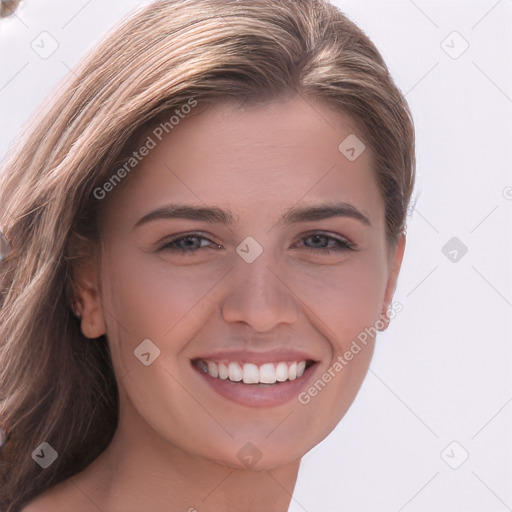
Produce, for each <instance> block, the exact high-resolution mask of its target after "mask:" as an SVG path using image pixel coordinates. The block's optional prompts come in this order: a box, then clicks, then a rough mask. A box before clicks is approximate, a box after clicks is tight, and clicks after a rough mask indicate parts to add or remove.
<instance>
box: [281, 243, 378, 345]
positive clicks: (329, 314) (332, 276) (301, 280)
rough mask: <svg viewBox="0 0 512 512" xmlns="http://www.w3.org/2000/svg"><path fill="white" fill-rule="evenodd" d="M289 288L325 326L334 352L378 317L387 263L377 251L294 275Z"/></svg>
mask: <svg viewBox="0 0 512 512" xmlns="http://www.w3.org/2000/svg"><path fill="white" fill-rule="evenodd" d="M290 281H291V283H290V286H291V288H292V290H293V291H294V292H295V293H296V294H297V296H298V297H299V298H300V299H301V300H302V301H303V302H304V303H305V304H306V305H307V306H308V307H307V308H306V311H310V312H311V313H312V315H313V316H314V317H316V318H317V320H318V325H319V327H320V326H321V325H323V327H324V328H323V330H322V333H323V334H324V335H325V336H326V337H328V339H329V340H330V341H331V345H332V346H333V348H334V350H335V351H341V350H346V346H347V344H348V345H350V341H351V340H352V339H354V338H355V337H357V335H358V334H359V333H361V332H362V331H364V329H365V328H367V327H370V326H373V325H374V324H375V322H376V320H377V319H378V318H379V314H380V311H381V307H382V298H383V296H384V291H385V287H386V281H387V273H386V266H385V262H384V260H383V259H382V258H381V256H380V255H379V254H378V253H377V251H375V252H372V251H368V252H367V253H365V254H363V253H360V254H358V255H356V256H355V257H353V258H352V259H350V260H347V261H346V262H345V263H343V264H341V265H339V266H324V267H321V266H316V267H311V270H309V271H308V270H305V271H303V272H300V273H299V272H295V273H294V274H293V279H292V276H290Z"/></svg>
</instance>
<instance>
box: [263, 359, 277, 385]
mask: <svg viewBox="0 0 512 512" xmlns="http://www.w3.org/2000/svg"><path fill="white" fill-rule="evenodd" d="M276 380H277V377H276V370H275V368H274V365H273V364H272V363H266V364H262V365H261V366H260V382H262V383H263V384H274V382H275V381H276Z"/></svg>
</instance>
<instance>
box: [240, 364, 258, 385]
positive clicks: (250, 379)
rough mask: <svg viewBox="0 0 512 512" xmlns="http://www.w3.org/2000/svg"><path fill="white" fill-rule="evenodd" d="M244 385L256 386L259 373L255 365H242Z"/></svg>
mask: <svg viewBox="0 0 512 512" xmlns="http://www.w3.org/2000/svg"><path fill="white" fill-rule="evenodd" d="M243 381H244V383H245V384H258V382H259V381H260V372H259V370H258V367H257V366H256V365H255V364H251V363H247V364H244V377H243Z"/></svg>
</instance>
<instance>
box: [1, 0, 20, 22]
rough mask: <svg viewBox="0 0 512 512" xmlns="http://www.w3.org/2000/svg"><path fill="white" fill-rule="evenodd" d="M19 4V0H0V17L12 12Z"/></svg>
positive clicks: (9, 14) (5, 16)
mask: <svg viewBox="0 0 512 512" xmlns="http://www.w3.org/2000/svg"><path fill="white" fill-rule="evenodd" d="M20 4H21V0H0V18H7V17H8V16H11V15H12V14H14V13H15V12H16V11H17V9H18V7H19V6H20Z"/></svg>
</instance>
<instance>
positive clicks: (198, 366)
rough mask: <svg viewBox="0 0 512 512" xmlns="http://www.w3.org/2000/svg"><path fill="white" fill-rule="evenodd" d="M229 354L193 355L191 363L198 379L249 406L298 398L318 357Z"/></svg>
mask: <svg viewBox="0 0 512 512" xmlns="http://www.w3.org/2000/svg"><path fill="white" fill-rule="evenodd" d="M230 355H231V356H232V357H231V358H229V355H223V356H210V357H207V356H205V357H198V358H194V359H191V365H192V368H193V369H194V370H195V373H196V374H197V375H198V376H199V377H200V380H201V381H202V382H203V383H206V384H207V386H208V387H209V388H210V389H213V391H215V392H216V393H217V394H218V395H220V396H222V397H224V398H227V399H228V400H231V401H232V402H236V403H237V404H240V405H245V406H247V407H251V408H260V407H275V406H279V405H284V404H286V403H289V402H291V401H293V400H297V397H298V395H299V393H300V391H302V390H303V389H304V388H305V387H306V386H307V385H308V383H309V382H310V381H311V380H312V378H313V376H314V375H315V373H317V372H316V369H317V368H318V367H319V366H320V364H319V361H315V360H313V359H310V358H308V357H307V356H305V355H303V354H302V355H299V354H295V355H290V354H288V355H286V357H283V356H281V357H279V356H277V355H273V356H272V357H270V356H267V357H266V359H265V356H263V355H262V354H259V355H258V356H257V357H256V356H254V354H253V355H252V357H251V355H247V354H246V355H245V357H244V354H230ZM244 359H245V360H244ZM247 359H249V361H247ZM283 359H284V360H283Z"/></svg>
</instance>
